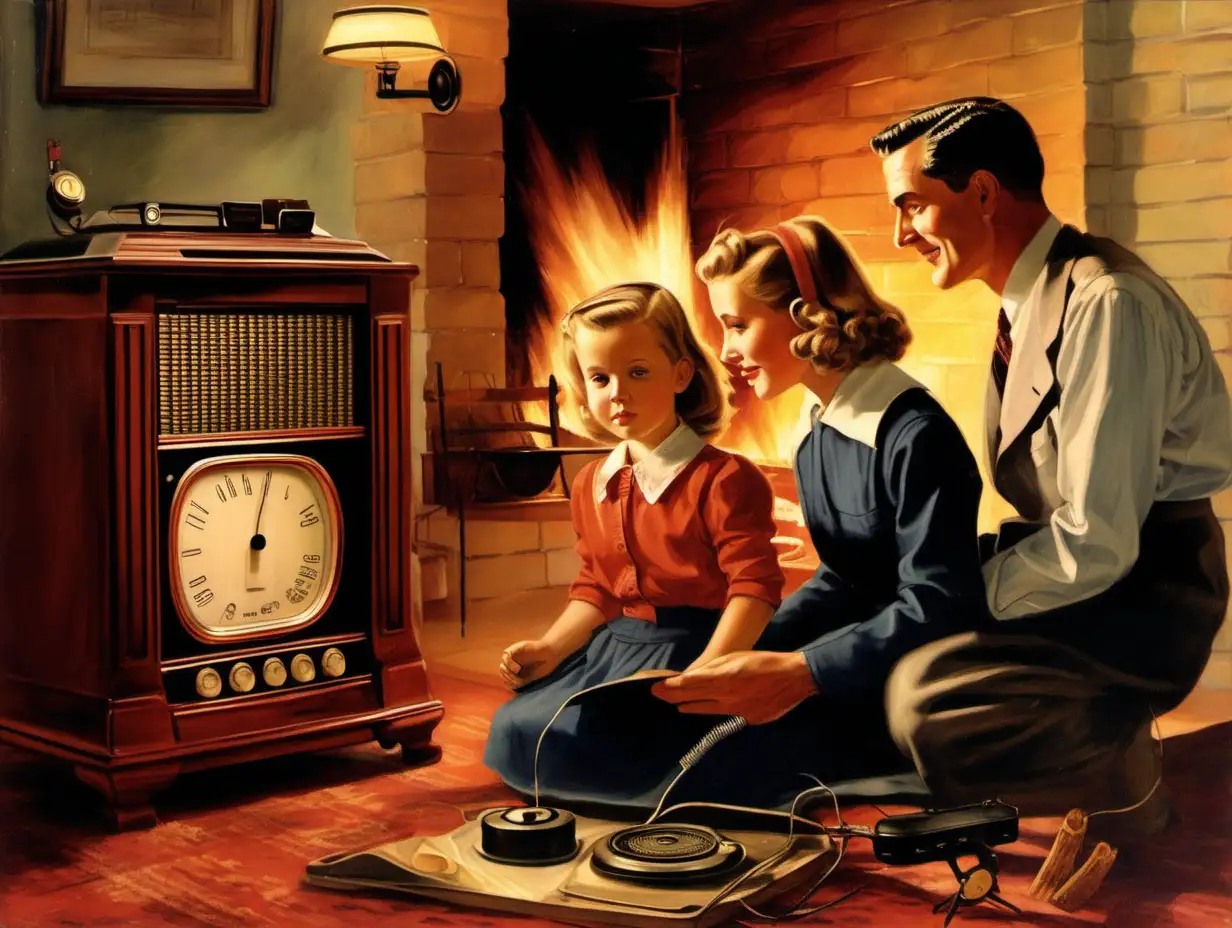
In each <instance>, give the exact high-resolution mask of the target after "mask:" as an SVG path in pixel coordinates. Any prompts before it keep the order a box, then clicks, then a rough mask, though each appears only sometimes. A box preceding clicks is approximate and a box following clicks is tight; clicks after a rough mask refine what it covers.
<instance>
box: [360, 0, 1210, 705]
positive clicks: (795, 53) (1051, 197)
mask: <svg viewBox="0 0 1232 928" xmlns="http://www.w3.org/2000/svg"><path fill="white" fill-rule="evenodd" d="M431 9H432V13H433V16H434V18H436V19H437V21H438V26H439V28H440V31H441V36H442V39H443V40H444V42H445V43H446V47H447V48H449V49H450V51H451V53H453V54H454V55H455V57H456V59H457V61H458V63H459V66H460V69H461V71H462V75H463V98H462V99H463V102H462V105H461V106H460V107H459V109H458V110H457V111H455V112H454V113H452V114H450V115H448V116H444V117H442V116H439V115H436V114H434V113H432V114H425V113H423V112H422V111H420V110H413V111H412V110H411V109H409V108H408V105H407V103H406V102H405V101H398V102H388V103H387V102H382V101H377V100H376V99H375V98H374V97H372V96H371V91H372V87H371V86H370V87H369V89H368V95H367V96H366V97H365V106H366V107H367V108H368V109H367V111H366V112H365V114H364V115H363V117H362V118H361V119H360V121H359V122H358V124H357V125H356V126H355V127H354V129H353V132H352V138H353V148H354V154H355V159H356V177H355V189H356V216H357V219H356V226H357V230H358V234H359V236H360V237H361V238H364V239H365V240H367V241H369V242H370V243H372V244H373V245H375V246H377V247H380V248H382V249H384V250H385V251H387V252H388V253H390V254H391V255H393V256H395V257H397V258H401V259H406V260H411V261H414V262H416V263H418V264H419V265H420V266H421V268H422V270H423V276H422V277H421V280H420V286H419V287H418V289H417V291H416V297H415V320H414V346H413V350H414V354H415V361H416V364H417V367H416V370H417V371H423V372H424V376H425V379H426V377H427V375H428V372H429V371H430V369H431V368H430V367H429V365H430V364H432V363H434V362H436V361H438V360H439V361H441V362H442V363H443V364H444V365H445V366H446V369H447V370H450V369H454V370H456V369H462V368H464V369H467V370H473V371H479V372H482V373H483V374H485V375H487V376H488V377H490V378H491V379H492V381H493V382H495V383H498V384H503V383H505V382H506V380H507V379H512V380H514V381H517V380H519V379H524V378H525V377H526V376H527V369H526V366H525V365H524V364H523V363H522V360H521V353H520V350H521V348H522V347H523V346H524V344H525V343H526V333H527V332H528V330H529V329H530V328H531V327H533V326H534V325H535V324H538V321H541V316H542V314H543V313H544V312H545V311H546V307H545V306H544V303H545V300H546V299H547V298H546V296H545V289H544V288H543V286H542V284H541V281H540V280H539V277H538V274H537V271H538V270H539V267H540V264H539V259H540V258H541V257H542V256H541V255H537V254H536V252H535V251H534V249H533V247H532V246H531V244H530V241H529V239H530V236H529V233H528V229H527V217H528V213H529V212H530V210H529V209H528V207H527V202H526V200H525V196H526V194H525V192H524V191H523V190H521V189H520V186H519V185H520V184H521V185H523V186H524V185H525V183H526V180H527V172H528V156H527V149H526V141H527V136H526V131H527V130H526V128H525V126H526V120H527V118H530V119H531V120H533V121H534V123H535V124H536V126H537V127H539V128H540V129H541V131H542V132H543V136H544V138H545V139H547V140H548V142H549V145H550V147H552V148H553V150H554V151H555V152H557V153H558V154H559V155H560V157H561V159H562V162H564V161H567V160H568V157H569V156H570V154H571V153H572V152H573V151H574V150H575V149H576V148H578V147H580V146H582V145H583V144H584V141H585V139H586V138H587V137H589V138H591V139H592V140H594V141H596V142H597V143H598V147H599V149H600V151H601V152H604V153H606V154H607V156H608V163H609V164H610V165H613V167H612V170H611V175H612V181H613V184H614V185H616V186H617V187H621V188H622V189H621V191H620V192H621V193H622V194H623V195H624V196H625V197H626V201H627V202H628V204H629V205H630V207H631V208H632V209H633V210H634V211H635V212H636V210H637V209H638V208H639V207H641V206H644V201H643V200H640V199H639V195H640V194H639V189H638V186H637V183H636V177H637V175H638V174H639V173H640V172H648V171H650V170H651V168H650V166H651V165H652V164H653V163H654V159H655V158H656V157H657V156H659V155H660V154H661V150H662V146H663V143H664V141H665V140H666V138H667V137H668V135H669V134H670V127H671V126H673V125H674V126H676V127H677V129H678V131H679V139H680V141H681V143H682V147H683V151H684V152H685V157H686V159H687V160H686V162H685V170H686V178H687V212H688V220H687V228H688V231H689V239H690V240H689V242H688V250H689V254H690V255H694V256H695V255H696V254H697V253H699V252H700V250H701V249H702V248H704V246H705V244H706V242H708V240H709V238H710V236H711V234H712V233H713V231H714V230H715V229H716V228H717V227H718V226H719V224H720V223H725V224H728V225H732V224H735V225H747V226H754V225H762V224H765V223H769V222H775V221H778V220H780V219H782V218H786V217H788V216H792V215H795V214H798V213H802V212H809V213H816V214H818V215H821V216H822V217H824V218H826V219H827V220H828V221H829V222H830V223H831V224H833V225H834V226H835V227H837V228H838V229H839V230H840V231H842V232H843V233H844V235H845V236H846V238H847V240H848V241H849V243H850V244H851V245H852V246H853V248H854V249H855V251H856V252H857V254H858V255H859V256H860V258H861V260H862V261H863V263H864V264H865V267H866V269H867V271H868V273H869V275H870V277H871V279H872V280H873V282H874V284H875V285H876V286H878V287H879V289H880V290H881V291H882V292H883V293H884V294H885V295H886V296H887V297H888V298H889V299H891V300H892V301H894V302H896V303H897V304H898V305H900V306H901V307H903V309H904V310H905V311H906V313H907V315H908V318H909V320H910V322H911V324H912V327H913V329H914V331H915V336H916V337H915V342H914V344H913V346H912V347H911V349H910V351H909V353H908V355H907V357H906V359H905V360H904V362H903V366H904V367H905V368H906V369H907V370H909V371H910V372H911V373H912V374H913V375H915V376H916V377H917V378H919V379H920V380H922V381H923V382H924V383H925V384H927V385H928V386H929V387H930V388H931V389H932V390H934V392H935V393H936V395H937V396H938V397H939V398H940V399H941V401H942V402H943V403H944V404H945V405H946V407H947V408H948V409H949V410H950V412H951V413H952V414H953V415H954V417H955V418H956V420H957V421H958V423H959V425H960V426H961V427H962V429H963V431H964V433H965V434H966V436H967V438H968V440H969V441H970V442H971V443H972V445H973V447H978V446H979V441H980V435H981V432H982V427H983V426H982V407H983V390H984V382H985V376H986V371H987V363H988V355H989V351H990V346H991V344H992V341H993V336H994V325H995V323H994V319H995V310H996V301H995V297H993V296H992V295H991V294H989V293H987V292H985V291H984V290H983V288H980V287H976V286H970V285H969V286H964V287H960V288H958V289H956V290H955V291H951V292H949V293H945V294H941V293H938V292H937V291H935V290H934V289H933V288H932V286H931V284H930V283H929V280H928V274H927V270H926V268H925V267H924V266H923V265H921V264H920V263H919V262H913V261H911V260H909V256H906V255H902V254H899V253H897V252H896V251H895V249H894V248H893V245H892V243H891V241H890V227H891V223H892V213H891V210H890V207H889V206H888V204H887V203H886V201H885V197H884V194H883V191H882V188H881V176H880V171H879V164H878V161H877V158H876V157H875V156H874V155H873V154H872V153H871V152H870V151H869V150H868V145H867V143H868V138H869V137H870V136H871V135H872V134H873V133H874V132H876V131H877V130H878V129H880V128H881V127H882V126H884V125H885V124H886V123H888V122H890V121H892V120H893V119H894V118H896V117H897V116H900V115H903V114H905V113H906V112H908V111H910V110H911V109H913V108H915V107H918V106H921V105H924V104H927V103H930V102H935V101H937V100H941V99H944V98H947V97H951V96H958V95H964V94H974V93H988V94H993V95H996V96H1000V97H1003V98H1005V99H1008V100H1010V101H1012V102H1013V103H1014V104H1015V105H1016V106H1018V107H1019V108H1020V109H1021V110H1022V111H1023V112H1024V113H1025V114H1026V115H1027V117H1028V118H1029V119H1030V120H1031V122H1032V124H1033V126H1034V127H1035V129H1036V132H1037V134H1038V136H1039V138H1040V143H1041V147H1042V148H1043V150H1044V156H1045V159H1046V163H1047V166H1048V173H1047V177H1046V180H1045V186H1044V191H1045V194H1046V197H1047V199H1048V202H1049V204H1050V206H1051V207H1052V209H1053V210H1054V212H1056V214H1057V215H1058V216H1059V217H1060V218H1061V219H1062V220H1063V221H1066V222H1071V223H1074V224H1077V225H1079V226H1080V227H1084V228H1089V229H1090V230H1091V231H1093V232H1096V233H1103V234H1111V235H1113V236H1114V237H1116V238H1117V239H1118V240H1120V241H1121V242H1122V243H1124V244H1125V245H1127V246H1129V247H1131V248H1135V249H1137V250H1138V251H1139V253H1140V254H1142V256H1143V257H1144V258H1146V259H1147V260H1148V261H1149V262H1151V263H1152V264H1153V265H1154V266H1155V267H1156V268H1157V270H1159V271H1160V272H1161V273H1162V274H1163V275H1164V276H1165V277H1167V278H1168V279H1169V280H1170V281H1171V282H1172V283H1173V284H1174V285H1175V286H1176V287H1177V289H1178V290H1179V291H1180V292H1181V293H1182V295H1184V296H1185V297H1186V298H1187V299H1188V300H1189V303H1190V306H1191V307H1192V308H1193V309H1194V311H1195V312H1196V313H1197V314H1198V315H1199V316H1200V317H1201V318H1202V320H1203V324H1204V326H1205V328H1206V331H1207V333H1208V336H1209V337H1210V339H1211V341H1212V344H1213V346H1214V347H1215V349H1216V350H1217V351H1218V352H1219V356H1220V363H1221V364H1222V365H1223V367H1224V371H1225V375H1226V376H1228V377H1229V378H1230V379H1232V354H1230V352H1229V341H1230V331H1229V330H1230V328H1232V310H1230V309H1229V307H1232V261H1230V255H1229V248H1228V241H1229V238H1230V237H1232V210H1230V209H1229V206H1230V205H1232V125H1230V122H1229V117H1228V115H1227V114H1228V111H1229V107H1232V3H1228V2H1226V0H899V2H887V0H828V2H790V3H788V2H781V0H759V2H755V3H754V2H746V0H716V2H700V3H688V2H684V0H666V2H653V0H634V2H626V3H588V2H563V0H557V2H546V0H514V2H511V3H509V4H508V6H507V5H506V4H505V3H504V2H498V0H440V2H437V3H434V4H432V6H431ZM588 101H589V102H588ZM571 126H572V127H574V128H575V129H576V134H575V135H574V136H573V137H572V141H570V136H569V134H568V133H569V131H570V127H571ZM619 137H623V138H625V139H628V140H630V141H631V143H632V147H631V148H629V149H628V151H627V152H626V153H625V154H623V155H622V156H620V157H616V158H613V157H612V154H613V149H612V145H613V144H614V139H616V138H619ZM631 180H632V181H633V183H630V181H631ZM532 195H533V194H532ZM694 296H695V297H696V298H698V299H700V298H701V294H694ZM700 308H701V309H703V310H704V309H705V307H704V306H702V307H700ZM536 314H539V316H537V315H536ZM506 330H508V338H507V335H506ZM510 346H512V347H513V350H510ZM413 413H414V415H416V416H417V419H416V422H417V426H416V429H415V434H416V442H417V448H416V450H417V451H426V450H427V448H426V437H425V433H424V430H423V428H422V423H423V422H424V413H425V409H423V408H422V407H421V408H418V409H416V410H414V411H413ZM416 460H417V462H418V456H416ZM416 485H417V486H419V487H421V486H422V480H421V479H420V476H419V474H418V473H417V484H416ZM419 498H420V499H422V496H420V497H419ZM1217 509H1218V512H1219V515H1220V517H1221V519H1223V520H1224V527H1225V533H1226V536H1227V537H1228V542H1229V550H1230V551H1232V495H1230V494H1226V493H1225V494H1224V495H1223V496H1222V497H1220V498H1219V499H1218V500H1217ZM1008 511H1009V510H1008V507H1007V506H1006V505H1005V504H1004V503H1003V501H1001V500H1000V499H999V498H997V497H996V495H995V494H993V493H987V494H986V495H985V500H984V503H983V506H982V509H981V523H982V527H983V528H985V529H987V528H991V527H992V526H994V525H995V524H996V522H997V521H998V520H999V519H1000V518H1002V517H1004V516H1005V515H1006V514H1008ZM419 516H420V523H419V524H420V532H419V538H420V541H421V547H420V555H421V558H422V559H423V562H424V564H425V565H427V567H425V569H424V570H423V574H424V579H425V598H426V599H427V600H428V603H427V606H426V609H427V611H428V613H429V614H430V615H431V614H438V613H439V614H442V615H444V614H454V615H456V603H452V604H451V603H450V602H449V600H448V599H447V598H446V599H445V600H442V601H440V602H437V601H435V598H436V597H438V596H439V595H441V594H446V595H447V596H448V595H455V596H456V592H454V591H455V590H456V582H454V581H453V577H454V574H455V571H456V564H454V565H453V566H452V567H449V568H448V569H447V570H445V571H444V572H443V574H442V572H441V571H440V569H439V568H440V567H442V566H443V565H448V564H449V563H450V558H456V537H457V536H456V525H455V522H454V520H453V519H452V518H451V517H450V516H448V515H447V514H445V513H442V512H439V511H436V512H429V511H428V510H427V507H421V511H420V512H419ZM471 526H472V527H471V529H470V530H469V531H468V546H467V547H468V552H467V553H468V555H469V558H470V560H469V561H468V583H469V587H470V593H471V596H472V597H474V598H482V597H491V596H501V595H505V594H507V593H510V592H514V591H516V590H518V589H524V588H527V587H533V586H543V585H560V584H565V583H567V582H568V581H569V580H570V579H571V577H572V574H573V571H574V569H575V561H574V557H573V552H572V543H573V539H572V529H571V527H570V526H569V524H568V523H567V522H547V523H535V522H525V523H491V524H488V525H482V524H481V523H471ZM419 569H420V568H419V566H418V565H417V566H416V570H419ZM1229 628H1232V623H1229V625H1228V626H1225V631H1224V633H1223V634H1222V635H1221V637H1220V640H1219V642H1218V645H1217V647H1218V649H1219V653H1218V654H1217V655H1216V657H1215V659H1213V660H1212V663H1211V666H1210V667H1209V669H1208V673H1207V679H1208V681H1209V682H1211V683H1216V684H1220V685H1227V686H1232V632H1230V631H1229Z"/></svg>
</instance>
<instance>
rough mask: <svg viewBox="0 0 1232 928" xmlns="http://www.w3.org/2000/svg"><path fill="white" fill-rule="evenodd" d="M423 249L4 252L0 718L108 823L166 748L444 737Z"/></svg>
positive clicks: (70, 247) (148, 244) (350, 245)
mask: <svg viewBox="0 0 1232 928" xmlns="http://www.w3.org/2000/svg"><path fill="white" fill-rule="evenodd" d="M416 273H417V272H416V269H415V268H414V267H412V266H410V265H404V264H397V263H394V262H391V261H389V260H388V259H387V258H386V257H385V256H384V255H382V254H380V253H379V252H377V251H375V250H373V249H371V248H369V247H368V246H366V245H364V244H363V243H360V242H350V241H343V240H335V239H332V238H329V237H326V236H294V237H292V236H281V237H278V238H277V239H273V240H271V238H270V237H269V236H262V235H259V234H235V233H228V232H221V231H217V232H216V231H212V232H209V233H204V232H202V233H197V232H172V231H118V232H105V233H104V232H100V233H97V234H94V235H82V236H72V237H68V238H65V239H61V240H59V241H53V242H50V243H48V244H47V246H46V247H45V248H43V249H40V247H38V246H23V248H21V249H20V251H19V252H18V255H17V256H15V257H9V258H6V259H5V260H0V486H3V487H5V488H6V489H5V490H4V491H3V492H0V602H2V603H3V607H2V608H0V739H3V740H6V741H9V742H11V743H14V744H17V745H20V746H22V747H25V748H29V749H33V750H36V751H41V752H44V753H46V754H50V755H53V756H55V757H58V758H61V759H63V760H65V761H67V762H68V763H70V764H72V765H73V767H74V769H75V771H76V773H77V775H78V777H79V778H81V779H82V780H83V781H84V782H86V783H88V784H90V785H91V786H93V787H95V788H97V789H98V790H99V791H100V792H102V794H103V796H104V797H105V800H106V806H107V810H108V813H109V815H110V818H111V821H112V823H113V825H114V826H116V827H120V828H126V827H137V826H142V825H150V824H153V823H154V822H155V820H156V817H155V814H154V811H153V801H152V800H153V797H154V795H155V794H156V793H157V791H158V790H160V789H163V788H165V787H166V786H168V785H169V784H170V783H171V782H172V781H173V780H174V779H175V777H176V776H178V775H179V774H180V773H181V772H184V771H190V770H198V769H206V768H212V767H218V766H223V765H228V764H235V763H241V762H244V761H249V760H254V759H258V758H264V757H268V756H272V755H277V754H287V753H292V752H298V751H311V750H316V749H323V748H333V747H337V746H341V745H347V744H355V743H359V742H363V741H368V740H376V741H378V742H380V743H381V744H382V745H383V746H384V747H386V748H388V749H393V748H395V747H400V749H401V751H402V756H403V758H404V759H405V760H406V761H407V762H408V763H425V762H429V761H431V760H433V759H435V758H436V757H437V756H439V749H438V748H436V747H435V746H434V745H433V744H432V741H431V739H432V733H433V730H434V728H435V727H436V725H437V724H438V723H439V721H440V719H441V717H442V714H443V709H442V706H441V703H440V702H439V701H438V700H436V699H435V698H433V696H432V694H431V692H430V690H429V687H428V681H427V677H426V674H425V670H424V664H423V659H422V656H421V654H420V651H419V646H418V643H417V641H416V639H415V635H414V631H413V624H412V593H413V591H412V588H411V581H410V577H411V571H410V551H411V543H412V536H411V531H412V513H411V511H410V507H411V505H412V488H411V479H412V477H411V447H410V434H411V432H410V428H411V423H410V419H409V416H410V410H411V392H410V378H411V371H410V369H409V362H408V358H409V345H408V338H409V325H410V319H409V313H410V297H411V287H412V282H413V280H414V277H415V275H416Z"/></svg>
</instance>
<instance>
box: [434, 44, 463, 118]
mask: <svg viewBox="0 0 1232 928" xmlns="http://www.w3.org/2000/svg"><path fill="white" fill-rule="evenodd" d="M428 99H429V100H431V101H432V105H433V106H435V107H436V108H437V110H438V111H440V112H442V113H449V112H452V111H453V109H454V108H455V107H456V106H457V105H458V101H459V100H461V99H462V75H461V74H459V73H458V66H457V65H456V64H454V62H453V59H452V58H449V57H445V58H440V59H438V60H437V61H436V63H435V64H433V65H432V70H431V71H429V72H428Z"/></svg>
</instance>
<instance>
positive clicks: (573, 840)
mask: <svg viewBox="0 0 1232 928" xmlns="http://www.w3.org/2000/svg"><path fill="white" fill-rule="evenodd" d="M479 835H480V837H479V840H480V847H479V853H480V854H482V855H483V856H484V857H486V858H488V859H489V860H491V861H495V862H496V863H499V864H521V865H523V866H540V867H543V866H548V865H550V864H560V863H564V862H565V861H566V860H571V859H572V858H573V856H574V855H575V854H577V852H578V841H577V820H576V819H575V818H574V817H573V813H572V812H567V811H565V810H564V809H550V808H547V807H545V806H531V807H526V808H521V807H515V808H509V809H494V810H492V811H491V812H489V813H487V814H486V815H485V816H484V817H483V818H482V819H481V820H480V823H479Z"/></svg>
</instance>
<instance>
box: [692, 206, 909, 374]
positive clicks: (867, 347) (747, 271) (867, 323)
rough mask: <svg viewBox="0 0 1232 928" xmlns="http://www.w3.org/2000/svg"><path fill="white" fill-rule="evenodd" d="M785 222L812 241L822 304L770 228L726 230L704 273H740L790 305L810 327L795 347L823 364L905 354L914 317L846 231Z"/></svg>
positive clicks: (748, 286)
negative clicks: (804, 292) (875, 275)
mask: <svg viewBox="0 0 1232 928" xmlns="http://www.w3.org/2000/svg"><path fill="white" fill-rule="evenodd" d="M785 224H786V225H789V226H790V227H791V230H794V231H795V233H796V236H797V237H798V238H799V239H800V244H801V245H802V246H803V248H804V253H805V257H806V258H807V259H808V267H809V270H810V271H811V272H812V275H813V281H814V285H815V289H816V291H817V297H818V299H817V301H816V302H815V303H807V302H804V301H803V299H802V297H801V293H800V285H799V284H798V283H797V281H796V277H795V274H794V273H793V272H792V266H791V261H790V259H789V258H788V256H787V252H786V251H784V250H783V245H782V244H781V243H780V241H779V239H778V237H777V236H776V234H775V233H774V232H771V231H769V230H766V229H762V230H759V231H757V232H750V233H747V234H746V233H743V232H740V231H738V230H736V229H723V230H722V231H720V232H719V233H718V234H717V235H715V237H714V239H713V241H711V243H710V247H709V248H708V249H707V250H706V253H705V254H703V255H702V256H701V257H700V258H699V259H698V261H697V266H696V270H697V276H698V277H700V278H701V279H702V280H703V281H704V282H705V283H713V282H714V281H717V280H721V279H724V278H727V277H735V278H737V281H738V283H737V286H739V287H740V290H741V291H742V292H743V293H745V294H746V295H747V296H749V297H751V298H752V299H754V300H756V301H757V302H759V303H764V304H766V305H767V306H769V307H771V308H772V309H775V310H778V311H781V312H790V313H791V316H792V318H793V319H794V320H795V322H796V324H797V325H798V326H799V327H800V328H801V330H802V331H801V333H800V334H799V335H797V336H795V337H794V338H793V339H792V340H791V353H792V354H793V355H795V356H796V357H797V358H800V359H802V360H808V361H811V362H812V363H813V364H814V365H815V366H816V367H819V368H824V369H827V370H833V371H838V372H840V373H846V372H848V371H851V370H854V369H855V368H857V367H859V366H860V365H862V364H868V363H870V362H872V361H878V360H886V361H897V360H898V359H899V358H901V357H902V356H903V354H904V353H906V350H907V346H908V345H909V344H910V343H911V329H910V328H909V327H908V325H907V320H906V318H904V316H903V313H902V311H901V310H899V309H898V308H897V307H895V306H893V305H891V304H890V303H888V302H886V301H885V300H883V299H881V297H879V296H877V294H876V293H874V292H873V289H872V287H870V286H869V284H868V281H867V280H865V278H864V275H863V274H862V273H861V271H860V268H859V267H858V266H857V264H856V262H855V259H854V258H853V257H852V255H851V252H850V251H849V250H848V248H847V246H846V245H844V244H843V242H842V240H841V239H840V238H839V236H838V234H837V233H835V232H834V231H833V230H831V229H830V228H829V227H828V226H827V225H826V224H825V223H824V222H823V221H822V220H821V219H819V218H817V217H816V216H797V217H796V218H795V219H790V220H788V221H787V223H785ZM786 234H790V231H788V233H786ZM797 300H800V302H799V303H797V302H796V301H797Z"/></svg>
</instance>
